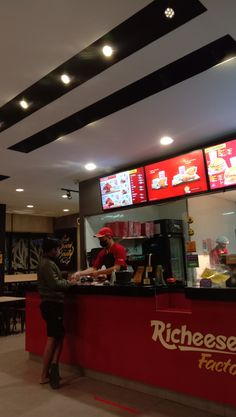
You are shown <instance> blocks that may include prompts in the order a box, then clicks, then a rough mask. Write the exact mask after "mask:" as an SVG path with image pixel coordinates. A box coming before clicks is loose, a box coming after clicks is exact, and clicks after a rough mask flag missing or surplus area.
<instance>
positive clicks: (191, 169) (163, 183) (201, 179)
mask: <svg viewBox="0 0 236 417" xmlns="http://www.w3.org/2000/svg"><path fill="white" fill-rule="evenodd" d="M145 173H146V180H147V189H148V199H149V201H155V200H163V199H165V198H171V197H177V196H181V195H185V194H186V195H188V194H194V193H199V192H202V191H206V190H207V181H206V174H205V167H204V159H203V152H202V150H197V151H193V152H190V153H187V154H185V155H180V156H176V157H174V158H171V159H167V160H165V161H160V162H156V163H154V164H151V165H147V166H146V167H145Z"/></svg>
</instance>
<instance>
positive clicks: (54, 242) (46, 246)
mask: <svg viewBox="0 0 236 417" xmlns="http://www.w3.org/2000/svg"><path fill="white" fill-rule="evenodd" d="M60 246H61V242H60V241H59V240H58V239H55V238H46V239H44V241H43V246H42V248H43V252H44V253H48V252H50V251H51V250H52V249H54V248H59V247H60Z"/></svg>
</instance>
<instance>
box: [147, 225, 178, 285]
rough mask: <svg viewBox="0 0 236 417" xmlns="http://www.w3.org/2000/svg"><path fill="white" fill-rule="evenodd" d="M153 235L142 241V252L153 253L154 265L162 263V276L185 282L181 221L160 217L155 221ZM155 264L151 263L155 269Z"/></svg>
mask: <svg viewBox="0 0 236 417" xmlns="http://www.w3.org/2000/svg"><path fill="white" fill-rule="evenodd" d="M154 223H155V232H154V237H153V238H150V239H148V240H147V241H145V242H144V243H143V254H144V255H147V254H150V253H151V254H153V256H152V258H153V260H154V261H155V264H156V265H162V267H163V276H164V279H165V280H166V279H167V278H175V279H176V280H177V281H178V283H182V284H183V285H184V284H185V283H186V264H185V250H184V246H185V245H184V232H183V221H182V220H174V219H162V220H156V221H155V222H154ZM156 265H153V268H154V269H155V267H156Z"/></svg>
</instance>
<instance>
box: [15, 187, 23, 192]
mask: <svg viewBox="0 0 236 417" xmlns="http://www.w3.org/2000/svg"><path fill="white" fill-rule="evenodd" d="M16 191H17V192H18V193H22V191H24V188H16Z"/></svg>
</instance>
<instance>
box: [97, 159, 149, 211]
mask: <svg viewBox="0 0 236 417" xmlns="http://www.w3.org/2000/svg"><path fill="white" fill-rule="evenodd" d="M100 189H101V196H102V207H103V209H104V210H108V209H113V208H116V207H124V206H129V205H132V204H141V203H144V202H146V201H147V194H146V186H145V177H144V169H143V168H142V167H141V168H136V169H131V170H129V171H124V172H120V173H118V174H113V175H109V176H108V177H104V178H100Z"/></svg>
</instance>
